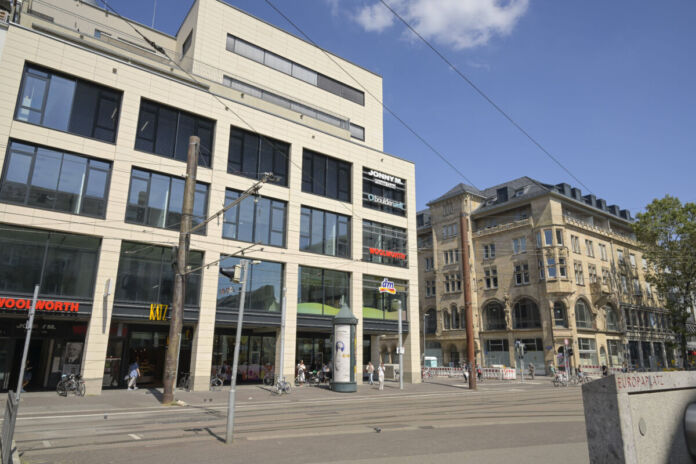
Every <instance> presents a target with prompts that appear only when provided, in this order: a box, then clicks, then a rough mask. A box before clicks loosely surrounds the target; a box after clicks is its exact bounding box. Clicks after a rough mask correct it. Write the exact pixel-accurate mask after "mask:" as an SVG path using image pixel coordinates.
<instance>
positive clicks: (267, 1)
mask: <svg viewBox="0 0 696 464" xmlns="http://www.w3.org/2000/svg"><path fill="white" fill-rule="evenodd" d="M265 1H266V3H268V5H269V6H270V7H271V8H273V9H274V10H275V11H276V12H277V13H278V14H279V15H280V16H282V17H283V19H285V20H286V21H287V22H288V23H289V24H290V25H292V27H294V28H295V29H296V30H297V31H298V32H299V33H300V34H302V36H303V37H304V38H305V39H307V41H308V42H309V43H311V44H312V45H314V46H315V47H317V48H318V49H319V50H321V51H322V52H324V54H325V55H326V56H327V57H328V58H329V59H330V60H331V61H332V62H333V63H334V64H335V65H336V66H338V67H339V68H340V69H341V71H343V72H344V73H345V74H346V75H347V76H349V77H350V78H351V79H353V81H354V82H355V83H356V84H357V85H358V86H360V88H362V89H363V91H365V92H366V93H367V94H368V95H370V96H371V97H372V98H373V99H374V100H375V101H376V102H377V103H378V104H379V105H380V106H382V108H384V109H385V110H387V111H388V112H389V114H391V115H392V116H393V117H394V118H395V119H396V120H397V121H399V123H401V125H402V126H404V127H405V128H406V129H407V130H408V131H409V132H411V133H412V134H413V135H414V136H415V137H416V138H417V139H418V140H420V141H421V142H422V143H423V144H424V145H425V146H426V147H428V149H430V151H432V152H433V153H435V154H436V155H437V156H438V157H439V158H440V159H441V160H442V161H444V162H445V164H447V165H448V166H449V167H450V168H452V169H453V170H454V171H455V172H456V173H457V174H459V175H460V176H461V177H462V179H464V180H465V181H466V182H467V183H468V184H469V185H471V186H472V187H474V188H478V187H476V185H475V184H474V183H473V182H472V181H471V180H470V179H469V178H468V177H466V176H465V175H464V173H462V172H461V171H460V170H459V169H458V168H457V167H456V166H455V165H454V164H452V163H451V162H450V160H449V159H447V157H446V156H445V155H443V154H442V153H440V151H439V150H437V149H436V148H435V147H434V146H433V145H431V144H430V142H428V141H427V140H426V139H425V138H424V137H422V136H421V135H420V134H419V133H418V132H416V130H415V129H413V128H412V127H411V126H410V125H409V124H408V123H406V121H404V120H403V119H402V118H401V117H400V116H399V115H398V114H396V112H394V111H393V110H392V109H391V108H390V107H389V106H387V104H386V103H384V101H382V100H380V99H379V98H377V97H376V96H375V95H374V94H373V93H372V92H370V90H369V89H367V88H365V86H363V85H362V84H361V83H360V81H359V80H358V79H357V78H356V77H355V76H353V75H352V74H351V73H350V72H348V70H346V69H345V68H344V67H343V66H341V64H340V63H339V62H338V61H336V60H335V59H334V57H333V56H331V54H330V53H329V52H327V51H326V50H324V49H323V48H322V47H320V46H319V45H317V43H316V42H315V41H314V40H312V38H311V37H309V35H307V33H305V32H304V31H303V30H302V29H301V28H300V27H299V26H298V25H297V24H295V23H294V22H293V21H292V20H291V19H290V18H288V17H287V16H286V15H285V14H284V13H283V12H282V11H281V10H280V9H278V7H276V6H275V5H274V4H273V2H271V1H270V0H265ZM588 190H589V189H588Z"/></svg>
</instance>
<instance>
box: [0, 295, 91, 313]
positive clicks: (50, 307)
mask: <svg viewBox="0 0 696 464" xmlns="http://www.w3.org/2000/svg"><path fill="white" fill-rule="evenodd" d="M0 309H23V310H26V311H29V310H30V309H31V300H30V299H25V298H5V297H0ZM79 309H80V303H77V302H73V301H54V300H36V310H37V311H55V312H59V313H76V312H79Z"/></svg>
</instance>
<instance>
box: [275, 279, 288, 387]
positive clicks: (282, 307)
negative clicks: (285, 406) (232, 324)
mask: <svg viewBox="0 0 696 464" xmlns="http://www.w3.org/2000/svg"><path fill="white" fill-rule="evenodd" d="M285 292H286V288H285V287H283V298H282V300H281V303H280V311H281V315H280V360H279V361H278V362H277V363H276V364H278V375H277V376H276V382H277V383H280V381H281V380H285V376H284V375H283V361H284V360H285V313H286V311H285V309H286V306H285V303H286V301H285ZM278 391H279V392H280V391H282V390H278Z"/></svg>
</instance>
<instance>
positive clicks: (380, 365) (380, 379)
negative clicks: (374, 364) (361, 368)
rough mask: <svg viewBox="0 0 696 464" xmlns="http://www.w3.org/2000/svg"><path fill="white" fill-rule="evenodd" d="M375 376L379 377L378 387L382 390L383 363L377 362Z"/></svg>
mask: <svg viewBox="0 0 696 464" xmlns="http://www.w3.org/2000/svg"><path fill="white" fill-rule="evenodd" d="M377 378H378V379H379V389H380V390H384V363H383V362H381V363H379V369H378V370H377Z"/></svg>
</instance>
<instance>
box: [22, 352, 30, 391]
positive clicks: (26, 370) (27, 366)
mask: <svg viewBox="0 0 696 464" xmlns="http://www.w3.org/2000/svg"><path fill="white" fill-rule="evenodd" d="M31 378H32V368H31V362H30V361H29V360H28V359H27V363H26V364H25V365H24V379H23V380H22V393H26V391H25V390H24V387H26V386H27V385H29V382H31Z"/></svg>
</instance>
